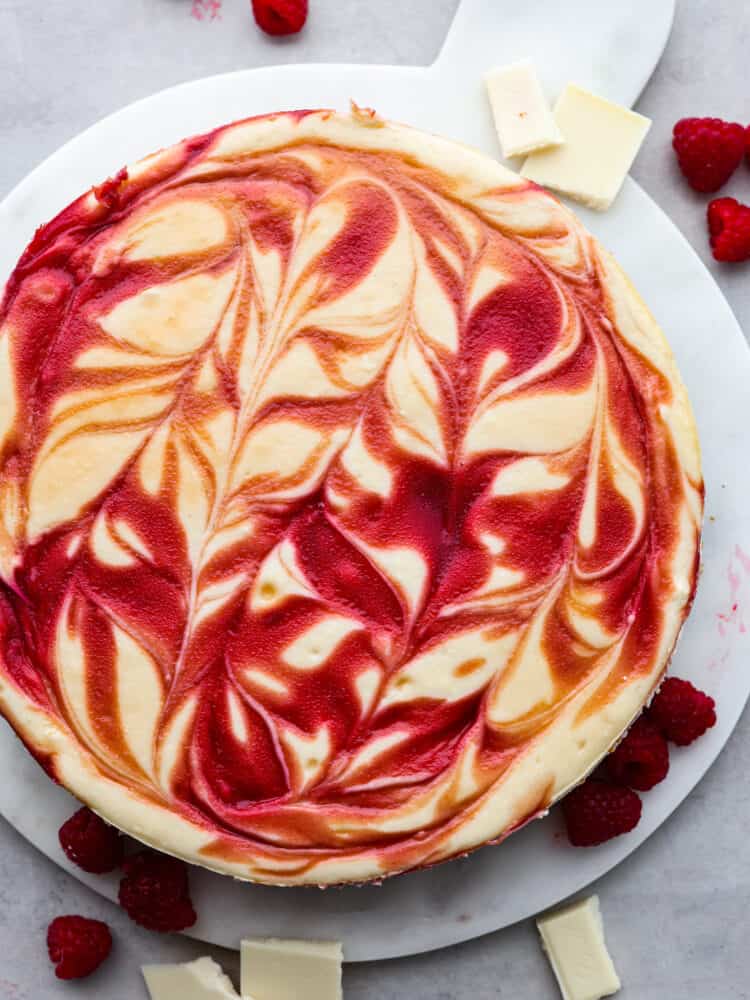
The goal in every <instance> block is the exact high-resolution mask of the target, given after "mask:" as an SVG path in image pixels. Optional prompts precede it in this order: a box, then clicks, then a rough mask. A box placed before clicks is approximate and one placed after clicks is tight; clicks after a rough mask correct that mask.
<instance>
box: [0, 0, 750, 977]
mask: <svg viewBox="0 0 750 1000" xmlns="http://www.w3.org/2000/svg"><path fill="white" fill-rule="evenodd" d="M672 14H673V0H632V2H629V3H627V4H626V3H616V4H603V3H601V2H600V0H568V3H566V4H565V5H561V4H558V3H556V2H555V0H535V2H534V3H533V4H527V5H525V7H524V8H523V9H518V8H517V7H516V5H514V4H511V3H506V2H504V0H503V2H500V0H496V2H494V3H493V2H492V0H464V2H463V4H462V5H461V7H460V8H459V12H458V15H457V17H456V21H455V23H454V26H453V28H452V30H451V32H450V34H449V37H448V40H447V42H446V44H445V46H444V48H443V51H442V53H441V55H440V57H439V58H438V60H437V61H436V62H435V64H433V66H431V67H427V68H403V67H402V68H399V67H379V66H348V65H347V66H343V65H337V66H287V67H283V68H282V67H275V68H269V69H258V70H250V71H243V72H238V73H233V74H228V75H225V76H220V77H213V78H210V79H207V80H200V81H196V82H195V83H190V84H186V85H183V86H181V87H177V88H174V89H172V90H169V91H166V92H164V93H162V94H158V95H156V96H155V97H152V98H149V99H147V100H145V101H141V102H139V103H138V104H135V105H132V106H130V107H128V108H126V109H124V110H123V111H120V112H118V113H117V114H115V115H113V116H111V117H109V118H107V119H105V120H104V121H102V122H100V123H99V124H98V125H95V126H94V127H93V128H91V129H89V130H88V131H87V132H85V133H83V134H82V135H81V136H79V137H78V138H77V139H75V140H73V141H72V142H70V143H68V144H67V145H66V146H65V147H63V148H62V149H61V150H60V151H59V152H57V153H56V154H54V155H53V156H52V157H51V158H50V159H49V160H47V161H46V162H45V163H44V164H42V165H41V166H40V167H39V168H37V169H36V170H35V171H33V172H32V173H31V174H30V175H29V177H28V178H26V180H25V181H23V182H22V183H21V184H20V185H19V186H18V187H17V188H16V189H15V191H13V192H12V193H11V195H9V197H8V198H7V199H6V200H5V202H3V204H2V205H0V226H1V227H2V232H3V240H2V242H1V243H0V278H2V277H4V276H5V275H6V274H7V273H9V271H10V270H11V268H12V266H13V264H14V262H15V260H16V259H17V257H18V255H19V254H20V252H21V250H22V249H23V247H24V245H25V244H26V242H27V241H28V239H29V238H30V236H31V234H32V233H33V230H34V228H35V227H36V226H37V225H38V224H40V223H41V222H44V221H46V219H48V218H49V217H51V216H52V215H54V214H55V213H56V212H57V211H58V210H59V209H60V208H62V207H63V206H64V205H65V204H66V203H67V202H68V201H70V200H71V199H72V198H73V197H75V196H76V195H78V194H79V193H80V192H81V191H83V190H84V189H86V188H87V187H88V186H90V185H91V184H92V183H95V182H98V181H100V180H101V179H102V178H103V177H105V176H107V175H109V174H111V173H113V172H114V171H115V170H116V169H118V168H119V167H120V166H121V165H122V164H123V163H126V162H131V161H132V160H134V159H136V158H138V157H139V156H141V155H144V154H146V153H148V152H150V151H152V150H153V149H155V148H158V147H161V146H164V145H166V144H168V143H170V142H172V141H176V140H178V139H179V138H181V137H183V136H184V135H189V134H194V133H197V132H201V131H204V130H206V129H209V128H212V127H214V126H216V125H218V124H221V123H222V122H225V121H229V120H232V119H234V118H240V117H244V116H247V115H251V114H258V113H262V112H264V111H269V110H281V109H285V108H296V107H313V106H314V107H322V106H330V107H337V108H345V107H346V104H347V102H348V99H349V97H354V98H355V99H356V100H357V101H358V102H359V103H360V104H365V105H372V106H374V107H376V108H377V109H378V111H380V112H381V113H383V114H385V115H387V116H390V117H394V118H398V119H401V120H403V121H406V122H409V123H411V124H414V125H417V126H419V127H422V128H427V129H431V130H433V131H436V132H441V133H443V134H445V135H447V136H450V137H452V138H455V139H458V140H461V141H465V142H469V143H472V144H473V145H476V146H479V147H481V148H484V149H485V150H486V151H487V152H489V153H492V154H494V155H497V146H496V140H495V137H494V133H493V131H492V127H491V121H490V116H489V113H488V110H487V108H486V106H485V103H484V99H483V96H482V93H481V74H482V73H483V71H484V70H486V69H488V68H489V67H490V66H492V65H496V64H501V63H503V62H507V61H511V60H513V59H516V58H522V57H527V56H528V57H531V58H533V59H534V60H535V61H536V62H537V65H538V66H539V68H540V71H541V75H542V78H543V82H544V84H545V87H546V88H547V90H548V92H549V94H550V96H553V95H554V94H555V93H556V92H557V91H558V90H559V89H560V87H561V86H562V85H563V84H564V83H565V82H567V81H568V80H569V79H573V80H576V81H577V82H579V83H581V84H583V85H585V86H589V87H591V88H592V89H595V90H597V91H598V92H600V93H603V94H604V95H606V96H608V97H610V98H612V99H614V100H617V101H620V102H621V103H624V104H632V103H633V102H634V101H635V99H636V98H637V96H638V94H639V93H640V90H641V89H642V87H643V85H644V84H645V82H646V80H647V79H648V76H649V75H650V73H651V71H652V69H653V67H654V65H655V63H656V61H657V60H658V58H659V55H660V53H661V51H662V48H663V46H664V43H665V41H666V38H667V35H668V33H669V27H670V24H671V19H672ZM582 214H585V221H586V222H587V224H588V225H589V227H590V228H591V229H592V231H593V232H594V233H595V234H596V235H597V236H599V237H600V238H601V239H602V240H603V242H604V243H605V244H606V245H607V246H608V247H610V249H612V250H613V251H614V252H615V254H616V255H617V256H618V258H619V259H620V261H621V263H622V264H623V265H624V266H625V268H626V270H627V271H629V273H630V274H631V276H632V277H633V279H634V281H635V283H636V285H637V286H638V288H639V289H640V291H641V292H642V294H643V295H644V297H645V299H646V301H647V302H648V303H649V305H650V306H651V308H652V310H653V311H654V313H655V314H656V317H657V319H658V320H659V321H660V323H661V325H662V326H663V328H664V330H665V331H666V333H667V335H668V337H669V339H670V341H671V343H672V345H673V347H674V349H675V352H676V354H677V358H678V362H679V364H680V367H681V369H682V372H683V375H684V377H685V380H686V382H687V384H688V388H689V390H690V394H691V398H692V400H693V404H694V407H695V410H696V415H697V419H698V424H699V429H700V432H701V438H702V441H703V445H704V460H705V477H706V484H707V521H706V530H705V538H704V565H703V573H702V579H701V584H700V588H699V592H698V598H697V601H696V605H695V609H694V611H693V614H692V615H691V617H690V620H689V622H688V624H687V627H686V629H685V633H684V636H683V639H682V641H681V644H680V647H679V649H678V652H677V654H676V656H675V660H674V667H673V669H674V672H676V673H679V674H680V675H682V676H687V677H690V678H691V679H693V680H694V681H695V682H696V683H698V684H700V685H701V686H702V687H704V688H705V689H707V690H709V691H710V692H711V693H712V694H713V695H714V697H715V698H716V699H717V703H718V715H719V723H718V725H717V726H716V727H715V728H714V729H713V730H711V731H710V733H709V734H708V735H707V736H706V737H704V738H703V739H702V740H701V741H699V742H698V743H696V744H695V745H694V746H693V747H691V748H689V749H687V750H684V751H678V752H675V753H674V755H673V764H672V769H671V771H670V775H669V778H668V780H667V781H666V782H664V783H663V784H662V785H661V786H659V787H658V788H657V789H655V790H654V791H653V792H651V793H649V794H648V795H647V796H646V797H645V800H644V806H645V808H644V817H643V820H642V821H641V823H640V825H639V826H638V827H637V829H636V830H635V831H634V832H633V833H632V834H630V835H629V836H627V837H622V838H619V839H618V840H615V841H612V842H611V843H609V844H606V845H604V846H602V847H601V848H596V849H592V850H586V851H581V850H574V849H572V848H570V847H568V846H567V844H566V842H565V839H564V837H561V836H560V835H559V832H560V831H559V824H558V821H557V819H556V817H555V816H554V815H553V816H552V817H551V818H549V819H548V820H545V821H544V822H539V823H534V824H532V825H531V826H530V827H527V828H526V829H525V830H523V831H521V832H520V833H519V834H516V835H514V836H513V837H512V838H511V839H510V840H509V841H508V842H507V843H506V844H504V845H503V846H502V847H501V848H486V849H484V850H482V851H480V852H478V853H476V854H475V855H473V856H472V857H470V858H468V859H465V860H462V861H456V862H452V863H449V864H445V865H443V866H441V867H439V868H436V869H432V870H430V871H426V872H418V873H414V874H410V875H405V876H401V877H399V878H396V879H393V880H391V881H389V882H386V883H385V884H384V885H383V886H380V887H378V886H368V887H363V888H348V889H335V890H327V891H325V892H320V891H319V890H315V889H300V890H293V889H274V888H267V887H261V886H251V885H245V884H241V883H238V882H233V881H232V880H230V879H228V878H223V877H221V876H218V875H212V874H210V873H208V872H204V871H198V870H196V871H195V872H194V874H193V875H192V883H193V888H194V896H195V901H196V908H197V910H198V912H199V914H200V921H199V923H198V924H197V925H196V927H195V928H194V929H193V931H192V932H191V933H192V934H193V935H194V936H195V937H197V938H200V939H203V940H206V941H211V942H215V943H217V944H222V945H225V946H228V947H236V946H237V944H238V941H239V939H240V937H242V936H247V935H278V936H282V937H295V936H301V937H331V938H339V939H341V940H343V941H344V944H345V949H346V955H347V958H348V959H349V960H351V961H362V960H367V959H377V958H387V957H395V956H399V955H406V954H415V953H417V952H420V951H427V950H430V949H432V948H438V947H441V946H444V945H448V944H453V943H456V942H458V941H462V940H466V939H468V938H472V937H475V936H477V935H479V934H483V933H486V932H488V931H491V930H495V929H498V928H500V927H503V926H506V925H508V924H510V923H513V922H514V921H517V920H519V919H522V918H524V917H526V916H529V915H531V914H533V913H535V912H537V911H539V910H541V909H544V908H546V907H548V906H551V905H553V904H554V903H555V902H557V901H558V900H560V899H562V898H564V897H565V896H567V895H569V894H571V893H573V892H575V891H577V890H579V889H581V888H582V887H583V886H585V885H586V884H588V883H589V882H591V881H592V880H594V879H596V878H598V877H599V876H600V875H602V874H604V873H605V872H606V871H608V870H609V869H610V868H612V867H613V866H614V865H615V864H617V863H618V862H619V861H620V860H622V859H623V858H624V857H626V856H627V855H628V854H629V853H630V852H631V851H633V850H634V849H635V848H636V847H637V846H638V845H639V844H640V843H642V842H643V840H644V839H645V838H646V837H648V835H649V834H650V833H651V832H653V830H655V829H656V828H657V827H658V826H659V824H661V823H662V822H663V821H664V819H665V818H666V817H667V816H668V815H669V814H670V813H671V812H672V811H673V809H675V808H676V806H677V805H678V804H679V803H680V802H681V801H682V800H683V798H684V797H685V796H686V795H687V794H688V792H689V791H690V790H691V789H692V788H693V786H694V785H695V783H696V782H697V781H698V780H699V779H700V777H701V776H702V775H703V773H704V772H705V770H706V769H707V767H708V766H709V765H710V764H711V763H712V761H713V760H714V759H715V757H716V756H717V754H718V753H719V751H720V750H721V748H722V746H723V745H724V743H725V741H726V739H727V738H728V736H729V734H730V733H731V731H732V729H733V727H734V725H735V723H736V721H737V718H738V717H739V714H740V712H741V710H742V708H743V706H744V704H745V701H746V699H747V696H748V693H749V692H750V670H748V669H747V668H746V664H747V662H749V657H748V654H749V653H750V633H748V631H747V629H746V625H745V622H744V620H743V617H742V614H743V611H742V609H743V607H744V604H745V603H746V602H747V599H748V597H750V511H749V510H748V508H747V504H746V500H745V498H746V497H747V495H748V493H749V492H750V490H749V487H750V463H748V462H747V461H746V459H745V451H746V428H747V426H748V423H749V421H750V392H749V391H748V386H750V352H748V349H747V346H746V344H745V341H744V339H743V337H742V334H741V332H740V329H739V327H738V325H737V323H736V321H735V319H734V317H733V315H732V313H731V310H730V309H729V306H728V305H727V303H726V301H725V300H724V298H723V297H722V295H721V293H720V292H719V290H718V288H717V287H716V285H715V284H714V282H713V280H712V278H711V277H710V276H709V274H708V272H707V271H706V270H705V269H704V268H703V266H702V264H701V263H700V261H699V260H698V258H697V257H696V255H695V254H694V252H693V251H692V249H691V248H690V247H689V245H688V244H687V242H686V241H685V240H684V239H683V238H682V237H681V235H680V234H679V232H678V231H677V230H676V229H675V228H674V226H673V225H672V224H671V223H670V221H669V220H668V219H667V218H666V216H664V215H663V213H662V212H661V211H660V210H659V208H658V207H657V206H656V205H655V204H654V203H653V202H651V201H650V199H649V198H648V197H647V196H646V195H645V194H644V193H643V191H642V190H641V189H640V188H639V187H638V186H637V185H636V184H635V183H634V182H632V181H628V182H627V183H626V186H625V188H624V190H623V192H622V195H621V197H620V198H619V200H618V202H617V204H616V206H615V207H614V209H613V210H612V211H610V212H609V213H607V214H606V215H603V216H598V215H594V214H590V213H582ZM0 759H1V760H2V761H3V775H4V777H3V780H2V781H1V782H0V811H1V812H2V813H3V814H4V815H5V816H6V818H7V819H8V820H9V821H10V822H11V823H13V824H14V825H15V826H16V827H17V828H18V829H19V830H20V831H21V832H22V833H23V834H24V835H25V836H26V837H27V838H28V839H29V840H30V841H31V842H32V843H34V844H35V845H36V846H37V847H39V848H40V849H41V850H42V851H44V852H45V853H46V854H48V855H49V856H50V857H52V858H54V860H55V861H57V862H58V863H59V864H61V865H62V866H64V867H65V868H67V869H68V870H69V871H71V872H72V873H73V874H75V875H76V876H77V877H79V878H80V879H82V880H83V881H84V882H86V883H87V884H88V885H90V886H91V887H92V888H94V889H96V890H97V891H99V892H101V893H103V894H104V895H107V896H109V897H110V898H115V896H116V889H117V880H116V878H115V877H96V876H88V875H85V874H84V873H82V872H80V871H79V870H77V869H75V868H74V867H72V866H71V865H69V863H68V862H67V860H66V859H65V858H64V856H63V854H62V852H61V851H60V848H59V845H58V843H57V829H58V827H59V825H60V823H61V822H62V821H63V820H64V819H65V818H67V816H68V815H69V814H70V812H71V811H72V809H73V808H74V803H73V801H72V799H71V798H70V796H68V795H67V793H65V792H64V791H63V790H62V789H59V788H57V787H55V786H53V785H52V784H51V783H50V782H49V780H48V779H47V778H46V776H45V775H44V774H43V773H42V771H41V770H40V769H39V768H38V767H37V766H36V764H35V763H34V762H33V760H32V759H31V758H30V757H29V756H28V755H27V754H26V753H25V751H24V750H23V749H22V748H21V747H20V745H19V744H18V743H17V741H15V739H14V737H13V736H12V734H11V733H10V731H9V730H8V729H7V727H3V728H2V729H0Z"/></svg>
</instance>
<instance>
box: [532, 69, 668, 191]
mask: <svg viewBox="0 0 750 1000" xmlns="http://www.w3.org/2000/svg"><path fill="white" fill-rule="evenodd" d="M555 121H556V122H557V124H558V126H559V128H560V131H561V132H562V134H563V138H564V140H565V142H564V144H563V145H562V146H557V147H556V148H554V149H546V150H543V151H541V152H537V153H532V154H531V156H529V157H528V159H527V160H526V162H525V163H524V165H523V167H522V168H521V175H522V176H523V177H526V178H527V179H528V180H530V181H534V182H535V183H537V184H541V185H543V186H544V187H549V188H552V189H553V190H555V191H559V192H561V194H564V195H567V196H568V197H569V198H573V199H574V200H575V201H580V202H583V204H584V205H588V207H589V208H595V209H597V211H605V210H606V209H608V208H609V206H610V205H611V204H612V202H613V201H614V200H615V198H616V197H617V193H618V192H619V190H620V188H621V187H622V184H623V181H624V180H625V177H626V176H627V173H628V171H629V170H630V167H631V165H632V163H633V160H634V159H635V157H636V155H637V153H638V150H639V149H640V148H641V143H642V142H643V140H644V139H645V137H646V133H647V132H648V130H649V128H650V127H651V120H650V119H649V118H645V117H644V116H643V115H639V114H636V112H635V111H630V110H629V109H628V108H623V107H621V105H619V104H613V103H612V102H611V101H607V100H605V99H604V98H603V97H597V96H596V94H591V93H589V92H588V91H586V90H583V89H582V88H581V87H577V86H575V84H572V83H569V84H568V86H567V87H566V88H565V90H564V91H563V92H562V94H561V95H560V98H559V100H558V102H557V104H556V105H555Z"/></svg>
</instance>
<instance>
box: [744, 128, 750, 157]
mask: <svg viewBox="0 0 750 1000" xmlns="http://www.w3.org/2000/svg"><path fill="white" fill-rule="evenodd" d="M745 155H746V156H747V162H748V165H750V125H748V126H747V128H746V129H745Z"/></svg>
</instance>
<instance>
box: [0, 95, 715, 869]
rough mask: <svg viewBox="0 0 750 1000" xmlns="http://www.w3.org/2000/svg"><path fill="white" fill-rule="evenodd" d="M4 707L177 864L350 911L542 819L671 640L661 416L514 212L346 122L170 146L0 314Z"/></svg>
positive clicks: (688, 506)
mask: <svg viewBox="0 0 750 1000" xmlns="http://www.w3.org/2000/svg"><path fill="white" fill-rule="evenodd" d="M0 320H1V322H2V328H1V334H0V443H1V444H2V453H1V454H2V464H1V465H0V470H1V471H0V575H1V590H0V653H1V656H2V664H1V669H0V700H1V703H2V708H3V711H4V713H5V715H6V716H7V717H8V719H9V720H10V721H11V723H12V724H13V725H14V727H15V728H16V730H17V731H18V733H19V734H20V735H21V737H22V738H23V739H24V741H25V742H26V743H27V745H28V746H29V748H30V749H31V751H32V752H33V753H34V754H35V755H36V756H37V757H38V758H39V759H40V760H41V761H42V762H43V763H44V764H45V765H46V766H47V768H48V770H49V771H50V773H51V774H52V775H53V776H54V777H55V778H56V779H57V780H59V781H60V782H62V783H63V784H64V785H66V786H67V787H68V788H70V789H71V790H72V791H73V792H74V793H75V794H77V795H78V796H79V797H80V798H82V799H84V800H85V801H87V802H88V803H89V804H90V805H92V807H93V808H95V809H96V810H97V811H99V812H100V813H102V814H103V815H104V816H105V817H107V818H108V819H110V820H111V821H113V822H114V823H116V824H117V825H118V826H120V827H121V828H123V829H125V830H127V831H128V832H130V833H132V834H134V835H135V836H137V837H140V838H141V839H142V840H145V841H147V842H150V843H153V844H155V845H156V846H158V847H160V848H161V849H163V850H166V851H169V852H172V853H174V854H178V855H182V856H184V857H186V858H188V859H189V860H191V861H194V862H197V863H199V864H203V865H205V866H207V867H212V868H216V869H218V870H221V871H225V872H231V873H232V874H234V875H239V876H240V877H245V878H251V879H254V880H258V881H265V882H270V883H278V884H294V883H303V882H311V883H319V884H329V883H337V882H345V881H364V880H367V879H371V878H378V877H382V876H384V875H388V874H392V873H394V872H398V871H402V870H405V869H409V868H413V867H416V866H420V865H426V864H432V863H435V862H437V861H440V860H442V859H445V858H448V857H452V856H455V855H458V854H461V853H464V852H466V851H468V850H470V849H472V848H474V847H476V846H478V845H480V844H483V843H486V842H488V841H493V840H499V839H502V837H504V836H505V835H506V834H508V833H509V832H511V831H512V830H514V829H515V828H517V827H519V826H520V825H522V824H523V823H525V822H526V821H527V820H528V819H530V818H532V817H534V816H536V815H538V814H540V813H541V812H543V811H544V810H545V809H546V808H547V807H548V806H549V804H550V803H551V802H552V801H554V800H555V799H556V798H557V797H559V796H560V795H561V794H563V793H564V792H565V791H566V790H567V789H568V788H569V787H570V786H571V785H573V784H574V783H576V782H577V781H579V780H580V779H581V778H582V777H583V776H584V775H585V774H586V773H587V772H588V771H589V770H590V769H591V768H592V766H594V764H595V763H596V762H597V760H598V759H599V758H600V757H601V756H602V754H604V753H605V752H606V751H607V749H608V748H609V747H610V746H611V744H612V743H613V742H614V741H615V740H616V739H617V738H618V737H619V735H620V734H621V732H622V731H623V729H624V728H625V727H626V725H627V724H628V723H629V722H630V720H631V719H632V717H633V716H634V715H635V714H636V713H637V712H638V710H639V709H640V708H641V707H642V705H643V704H644V703H645V701H646V700H647V699H648V697H649V695H650V693H651V692H652V691H653V689H654V687H655V685H656V684H657V683H658V680H659V678H660V677H661V674H662V672H663V669H664V666H665V664H666V662H667V660H668V657H669V655H670V653H671V650H672V648H673V645H674V642H675V640H676V638H677V634H678V631H679V628H680V626H681V624H682V622H683V620H684V617H685V615H686V613H687V610H688V608H689V604H690V600H691V598H692V593H693V589H694V584H695V579H696V566H697V552H698V542H699V533H700V522H701V515H702V482H701V473H700V459H699V452H698V445H697V439H696V435H695V430H694V426H693V421H692V416H691V413H690V407H689V404H688V401H687V397H686V394H685V390H684V388H683V386H682V383H681V381H680V378H679V375H678V373H677V371H676V369H675V366H674V361H673V359H672V356H671V353H670V351H669V348H668V347H667V345H666V342H665V341H664V339H663V337H662V335H661V333H660V332H659V330H658V328H657V327H656V325H655V323H654V321H653V319H652V318H651V317H650V315H649V314H648V312H647V310H646V309H645V307H644V306H643V304H642V303H641V302H640V300H639V299H638V298H637V296H636V295H635V293H634V292H633V290H632V289H631V287H630V286H629V284H628V282H627V280H626V279H625V278H624V276H623V274H622V272H621V271H620V270H619V268H618V267H617V265H616V264H615V263H614V262H613V261H612V259H611V258H610V257H609V256H608V255H607V254H606V253H605V252H604V251H603V250H602V249H601V248H600V247H599V246H598V245H597V243H596V242H595V241H594V240H593V239H592V238H591V237H590V236H589V235H588V234H587V233H586V232H585V230H584V229H583V228H582V227H581V225H580V224H579V222H578V221H577V220H576V219H575V217H574V216H573V215H572V214H571V213H570V212H569V211H568V210H567V209H565V208H564V207H562V206H561V205H560V204H559V203H558V202H556V201H555V200H554V199H553V198H551V197H550V196H548V195H547V194H545V193H544V192H543V191H541V190H540V189H538V188H537V187H535V186H533V185H531V184H529V183H528V182H525V181H523V180H521V179H520V178H519V177H517V176H516V175H514V174H512V173H510V172H509V171H507V170H506V169H505V168H503V167H501V166H500V165H499V164H497V163H495V162H493V161H491V160H489V159H487V158H485V157H483V156H481V155H480V154H478V153H475V152H473V151H471V150H468V149H465V148H463V147H459V146H457V145H455V144H452V143H449V142H447V141H444V140H440V139H437V138H434V137H431V136H427V135H424V134H422V133H419V132H415V131H414V130H411V129H407V128H404V127H400V126H395V125H388V124H384V123H382V122H380V121H378V120H377V118H373V117H372V116H367V115H356V114H355V115H353V116H352V117H347V116H341V115H335V114H333V113H329V112H315V113H299V114H284V115H275V116H270V117H268V118H262V119H254V120H250V121H247V122H242V123H239V124H236V125H232V126H229V127H227V128H224V129H220V130H218V131H216V132H214V133H212V134H210V135H208V136H205V137H202V138H199V139H195V140H191V141H188V142H185V143H182V144H180V145H178V146H176V147H173V148H171V149H169V150H167V151H165V152H162V153H159V154H157V155H155V156H153V157H151V158H149V159H147V160H145V161H143V162H141V163H140V164H138V165H136V166H135V167H134V168H131V169H130V171H129V173H127V174H126V173H124V172H123V173H122V174H121V175H119V176H118V177H117V178H115V179H114V180H112V181H110V182H108V183H107V184H106V185H103V186H102V187H100V188H97V189H94V190H93V191H92V192H90V193H89V194H87V195H85V196H84V197H83V198H81V199H79V200H78V201H77V202H75V203H74V204H73V205H71V206H70V207H69V208H68V209H66V210H65V211H64V212H63V213H62V214H61V215H60V216H58V218H56V219H55V220H54V221H53V222H51V223H50V224H49V225H47V226H45V227H43V228H42V229H41V230H40V231H39V232H38V233H37V235H36V237H35V238H34V241H33V242H32V244H31V246H30V247H29V249H28V250H27V251H26V253H25V254H24V256H23V258H22V259H21V261H20V263H19V265H18V267H17V269H16V271H15V273H14V274H13V276H12V277H11V279H10V281H9V283H8V286H7V290H6V295H5V299H4V303H3V306H2V311H1V312H0Z"/></svg>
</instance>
